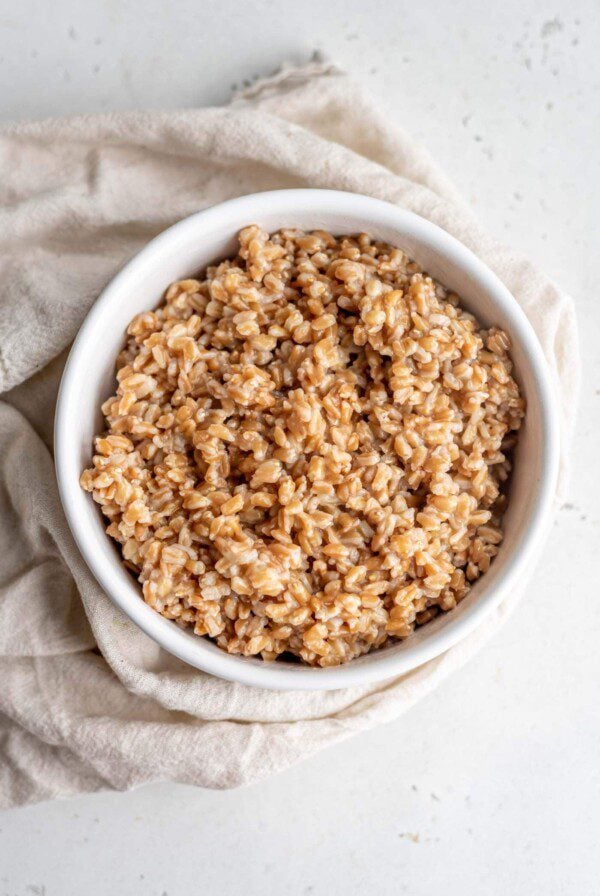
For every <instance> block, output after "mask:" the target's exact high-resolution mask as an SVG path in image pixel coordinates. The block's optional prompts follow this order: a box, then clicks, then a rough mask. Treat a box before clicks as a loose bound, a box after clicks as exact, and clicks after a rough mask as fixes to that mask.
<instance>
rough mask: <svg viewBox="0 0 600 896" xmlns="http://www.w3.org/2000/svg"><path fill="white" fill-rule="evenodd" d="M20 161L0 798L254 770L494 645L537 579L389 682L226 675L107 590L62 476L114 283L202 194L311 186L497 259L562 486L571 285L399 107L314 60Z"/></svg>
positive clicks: (47, 129) (19, 129) (23, 134)
mask: <svg viewBox="0 0 600 896" xmlns="http://www.w3.org/2000/svg"><path fill="white" fill-rule="evenodd" d="M0 173H1V177H0V222H1V225H2V226H1V227H0V274H1V276H0V390H1V391H2V392H3V393H4V394H3V396H2V401H1V402H0V502H1V516H0V558H1V560H0V671H1V674H2V680H3V687H2V688H1V689H0V736H1V739H2V754H1V756H0V805H4V806H8V805H13V804H21V803H25V802H30V801H35V800H39V799H44V798H48V797H53V796H59V795H66V794H70V793H77V792H81V791H92V790H98V789H105V788H117V789H125V788H130V787H133V786H136V785H139V784H142V783H145V782H148V781H152V780H156V779H172V780H177V781H183V782H188V783H193V784H197V785H200V786H203V787H215V788H225V787H235V786H238V785H241V784H245V783H248V782H250V781H253V780H256V779H259V778H261V777H264V776H266V775H269V774H271V773H273V772H275V771H278V770H280V769H283V768H285V767H287V766H289V765H290V764H292V763H295V762H298V761H299V760H301V759H302V758H304V757H306V756H309V755H310V754H312V753H314V752H315V751H317V750H319V749H321V748H322V747H324V746H326V745H329V744H332V743H335V742H336V741H339V740H342V739H343V738H346V737H349V736H350V735H352V734H354V733H357V732H359V731H362V730H365V729H367V728H370V727H372V726H374V725H377V724H380V723H382V722H385V721H389V720H392V719H394V718H397V717H399V716H400V715H401V714H402V713H403V712H405V711H406V710H407V709H409V708H410V706H412V705H413V704H414V703H415V702H417V701H418V700H420V699H421V698H422V697H423V696H425V695H426V694H427V693H429V692H430V691H431V690H432V689H434V688H435V687H436V686H437V684H438V683H439V682H440V681H442V680H443V679H444V678H445V677H446V676H448V675H449V674H450V673H451V672H452V671H453V670H455V669H457V668H459V667H460V666H462V665H463V664H464V663H465V662H466V661H467V660H468V659H469V657H471V656H472V655H473V654H474V653H475V652H476V651H477V650H479V648H480V647H481V646H482V645H483V644H484V643H485V642H486V640H487V639H488V638H489V637H490V635H491V634H492V633H493V632H494V631H495V630H496V629H497V628H498V626H499V625H500V624H501V623H502V621H503V620H504V619H505V618H506V617H507V615H508V614H509V613H510V611H511V609H512V607H513V606H514V605H515V604H516V602H517V600H518V598H519V595H518V594H514V595H513V596H512V597H511V598H510V599H509V600H508V601H507V602H505V603H504V604H503V605H502V606H501V607H499V609H498V610H497V611H496V612H495V613H494V614H493V615H492V616H490V617H488V619H487V620H486V622H485V623H484V624H483V625H482V626H481V627H480V628H479V629H478V630H477V631H476V632H474V633H473V634H472V635H471V636H470V637H469V638H467V639H466V640H465V641H463V642H461V644H459V645H457V646H456V647H454V648H452V649H451V650H449V651H448V652H447V653H446V654H444V655H443V656H441V657H438V658H437V659H435V660H432V661H430V662H428V663H427V664H425V665H424V666H422V667H420V668H419V669H416V670H414V671H413V672H411V673H409V674H407V675H405V676H402V677H400V678H397V679H393V680H391V681H387V682H384V683H383V684H378V685H370V686H367V687H362V688H351V689H345V690H339V691H333V692H325V693H320V692H314V693H311V692H309V693H292V694H285V693H277V692H271V691H264V690H260V689H257V688H248V687H245V686H243V685H237V684H234V683H231V682H226V681H221V680H220V679H217V678H213V677H211V676H209V675H206V674H204V673H201V672H198V671H197V670H194V669H191V668H190V667H188V666H186V665H185V664H183V663H182V662H180V661H179V660H177V659H175V658H174V657H172V656H170V655H169V654H167V653H165V652H164V651H163V650H162V649H161V648H159V647H158V646H157V645H156V644H154V642H153V641H151V640H150V639H149V638H147V637H146V635H144V634H143V633H142V632H141V631H139V630H138V629H137V628H136V627H135V626H134V625H133V624H132V623H130V622H129V620H128V619H126V618H125V617H124V616H123V615H122V614H121V613H120V611H118V610H117V609H116V608H115V607H114V606H113V605H112V603H111V602H110V601H109V599H108V598H107V597H106V595H104V594H103V593H102V591H101V589H100V588H99V586H98V584H97V583H96V582H95V580H94V579H93V578H92V576H91V574H90V573H89V571H88V569H87V567H86V566H85V564H84V563H83V561H82V559H81V558H80V556H79V553H78V551H77V549H76V547H75V545H74V542H73V539H72V537H71V535H70V533H69V531H68V528H67V525H66V522H65V519H64V515H63V513H62V510H61V507H60V502H59V498H58V492H57V488H56V483H55V477H54V470H53V464H52V454H51V451H52V418H53V408H54V403H55V397H56V390H57V388H58V382H59V379H60V373H61V371H62V367H63V364H64V360H65V357H66V351H65V350H66V349H67V347H68V345H69V344H70V342H71V341H72V339H73V337H74V336H75V334H76V332H77V329H78V327H79V326H80V324H81V322H82V320H83V318H84V317H85V315H86V313H87V312H88V310H89V308H90V306H91V305H92V303H93V301H94V300H95V298H96V297H97V295H98V294H99V292H100V291H101V289H102V287H103V286H104V285H105V284H106V282H107V281H108V280H109V279H110V278H111V277H112V276H113V275H114V274H115V273H116V272H117V271H118V270H119V268H120V267H122V265H123V264H124V263H125V262H126V261H127V260H128V259H129V258H130V257H131V256H132V255H134V254H135V253H136V252H137V251H138V250H139V249H140V248H141V247H142V246H143V245H144V244H145V243H146V242H148V240H149V239H151V238H152V237H153V236H155V235H156V234H157V233H159V232H160V231H161V230H163V229H164V228H166V227H168V226H169V225H171V224H172V223H174V222H175V221H177V220H179V219H180V218H182V217H184V216H186V215H189V214H191V213H193V212H195V211H197V210H198V209H200V208H203V207H207V206H210V205H213V204H214V203H216V202H220V201H222V200H224V199H227V198H230V197H233V196H236V195H241V194H244V193H250V192H256V191H260V190H267V189H276V188H282V187H292V186H312V187H325V188H330V189H342V190H349V191H353V192H359V193H365V194H368V195H372V196H376V197H378V198H382V199H386V200H388V201H390V202H394V203H396V204H398V205H402V206H403V207H405V208H409V209H411V210H412V211H414V212H417V213H418V214H420V215H423V216H424V217H426V218H429V219H430V220H431V221H433V222H434V223H436V224H438V225H439V226H441V227H443V228H445V229H446V230H447V231H449V232H450V233H452V234H454V235H455V236H456V237H458V238H459V239H460V240H462V242H464V243H465V244H466V245H467V246H469V247H470V248H471V249H472V250H473V251H475V252H476V253H477V254H478V255H479V256H480V257H481V258H482V259H483V261H485V262H486V263H487V264H488V265H489V266H490V267H491V268H492V269H493V270H495V272H496V273H497V274H498V275H499V277H500V278H501V279H502V280H503V281H504V283H505V284H506V285H507V287H508V288H509V289H510V290H511V292H512V293H513V295H515V296H516V298H517V299H518V301H519V302H520V303H521V305H522V306H523V308H524V310H525V312H526V314H527V315H528V317H529V319H530V320H531V322H532V324H533V326H534V328H535V329H536V331H537V333H538V336H539V338H540V341H541V343H542V346H543V349H544V352H545V354H546V358H547V360H548V363H549V365H550V368H551V371H552V375H553V378H554V382H555V386H556V389H557V393H558V395H559V397H560V405H561V409H562V427H563V451H562V458H563V465H562V469H561V484H562V485H564V482H565V475H566V456H567V447H568V440H569V435H570V431H571V428H572V425H573V416H574V408H575V404H576V395H577V384H578V375H579V369H578V352H577V337H576V329H575V320H574V312H573V305H572V302H571V300H570V299H569V298H568V297H567V296H566V295H565V294H564V293H562V292H561V291H560V290H559V289H558V288H557V287H556V286H555V285H554V284H553V283H552V282H551V281H550V280H549V279H548V278H546V277H545V276H544V275H543V274H541V273H540V272H538V271H537V270H536V269H535V268H534V267H533V266H532V265H531V264H530V263H529V262H528V261H527V260H526V259H524V258H522V257H520V256H518V255H516V254H515V253H514V252H512V251H510V250H508V249H506V248H504V247H503V246H500V245H498V244H497V243H495V242H494V241H493V240H491V239H490V238H489V237H488V236H487V235H486V234H485V233H484V232H483V231H482V230H481V228H480V227H479V225H478V224H477V222H476V220H475V219H474V217H473V215H472V213H471V212H470V210H469V209H468V207H467V206H466V204H465V203H464V201H463V200H462V198H461V197H460V195H459V194H458V193H457V191H456V190H455V188H454V187H453V186H452V184H451V183H450V182H449V181H448V180H447V179H446V178H445V177H444V175H443V174H442V173H441V172H440V171H439V170H438V169H437V168H436V166H435V164H434V162H433V161H432V160H431V158H430V157H429V156H428V155H427V153H426V152H424V151H423V149H422V148H421V147H419V146H418V145H417V144H416V143H415V142H414V141H413V140H412V139H411V138H410V137H409V136H408V135H407V134H405V133H404V132H403V131H402V130H401V129H400V128H398V127H397V126H396V125H395V124H394V123H393V121H392V120H391V119H390V115H389V113H388V112H387V111H386V110H385V108H383V107H381V106H380V105H379V104H378V103H377V102H376V101H375V100H374V98H373V97H372V96H371V95H370V94H369V93H368V92H366V91H365V90H363V89H362V88H360V87H359V86H358V85H356V84H355V83H354V82H353V81H352V80H351V79H350V78H348V77H347V76H346V75H345V74H343V73H341V72H340V71H338V70H337V69H336V68H335V67H334V66H331V65H328V64H324V63H313V64H311V65H308V66H305V67H301V68H288V69H284V70H282V72H280V73H279V74H278V75H276V76H275V77H273V78H271V79H265V80H263V81H260V82H257V83H256V84H254V85H252V87H250V88H249V89H248V90H246V91H244V92H242V93H241V94H238V95H237V96H236V97H235V98H234V100H233V101H232V103H231V104H230V105H229V106H227V107H224V108H219V109H186V110H179V111H171V112H155V111H153V112H128V113H119V114H107V115H94V116H83V117H77V118H71V119H66V120H49V121H42V122H33V123H22V124H14V125H9V126H6V127H4V128H2V129H1V130H0ZM244 223H249V222H240V224H244Z"/></svg>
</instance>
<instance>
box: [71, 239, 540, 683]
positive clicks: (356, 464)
mask: <svg viewBox="0 0 600 896" xmlns="http://www.w3.org/2000/svg"><path fill="white" fill-rule="evenodd" d="M239 245H240V248H239V254H238V256H237V257H236V258H233V259H227V260H226V261H223V262H221V263H220V264H219V265H216V266H214V267H209V268H208V269H207V271H206V274H205V276H204V277H203V278H202V279H200V280H196V279H188V280H183V281H179V282H177V283H173V284H172V285H171V286H170V287H169V288H168V290H167V291H166V293H165V296H164V299H163V302H162V303H161V305H160V306H159V307H158V308H157V309H156V310H155V311H148V312H145V313H143V314H139V315H138V316H137V317H136V318H134V320H133V321H132V322H131V324H130V325H129V328H128V337H127V343H126V346H125V348H124V350H123V351H122V352H121V354H120V355H119V358H118V360H117V383H118V385H117V391H116V394H115V395H114V396H112V397H111V398H109V399H108V401H106V402H105V403H104V404H103V406H102V410H103V413H104V415H105V418H106V432H105V433H104V434H102V435H100V436H98V437H97V439H96V443H95V446H96V454H95V455H94V458H93V466H92V467H91V468H90V469H88V470H85V471H84V472H83V473H82V476H81V485H82V487H83V488H84V489H86V490H87V491H89V492H91V493H92V496H93V498H94V500H95V501H97V502H98V503H99V504H100V505H101V508H102V511H103V513H104V515H105V516H106V518H107V521H108V524H107V532H108V534H109V535H110V536H111V537H112V538H114V539H115V540H116V541H117V542H118V543H119V544H120V545H121V551H122V555H123V559H124V561H125V562H126V563H127V566H128V567H129V568H130V569H132V570H134V571H135V574H136V575H137V577H138V579H139V581H140V583H141V585H142V592H143V596H144V599H145V600H146V602H147V603H148V604H149V605H150V606H151V607H153V608H154V609H156V610H157V611H158V612H160V613H162V614H163V615H164V616H166V617H167V618H169V619H172V620H174V621H176V622H177V623H178V624H180V625H186V626H191V627H193V630H194V632H195V633H196V634H198V635H201V636H208V637H210V638H213V639H214V640H215V641H216V643H217V644H218V645H219V646H220V647H222V648H223V649H225V650H228V651H230V652H231V653H238V654H243V655H246V656H251V655H260V656H262V657H263V658H264V659H266V660H273V659H275V658H276V657H277V656H279V655H280V654H282V653H284V652H287V653H291V654H295V655H296V656H298V657H300V658H301V659H302V660H303V661H304V662H306V663H309V664H313V665H320V666H331V665H336V664H339V663H342V662H346V661H348V660H350V659H352V658H353V657H356V656H359V655H361V654H364V653H366V652H367V651H369V650H371V649H375V648H377V647H380V646H382V645H383V644H385V643H386V642H388V641H390V640H392V639H397V638H406V637H408V636H409V635H410V634H411V632H412V631H413V630H414V628H415V626H418V625H424V624H426V623H427V622H429V621H430V620H431V619H433V618H434V617H435V616H436V615H437V614H438V613H439V612H440V611H448V610H451V609H452V608H453V607H455V606H456V605H457V603H459V602H460V601H461V600H462V599H463V598H464V596H465V594H466V593H467V592H468V590H469V588H470V586H471V584H472V583H473V582H474V581H475V580H476V579H477V578H478V577H479V576H480V575H481V574H483V573H485V572H486V571H487V569H488V568H489V565H490V562H491V561H492V559H493V557H494V556H495V555H496V553H497V551H498V546H499V544H500V542H501V540H502V528H501V523H502V515H503V512H504V510H505V507H506V494H505V490H506V489H505V487H506V483H507V480H508V477H509V474H510V469H511V462H510V451H511V449H512V448H513V446H514V443H515V438H516V435H515V434H516V432H517V430H518V429H519V426H520V424H521V420H522V418H523V415H524V401H523V399H522V398H521V397H520V394H519V389H518V387H517V384H516V382H515V380H514V379H513V378H512V376H511V371H512V364H511V361H510V358H509V349H510V342H509V338H508V336H507V334H506V333H504V332H502V331H501V330H499V329H498V328H496V327H492V328H491V329H489V330H487V331H486V330H483V329H481V328H480V327H479V325H478V323H477V321H476V320H475V318H474V317H473V316H472V315H471V314H468V313H467V312H466V311H464V310H463V309H462V308H461V307H460V304H459V298H458V296H456V295H453V294H450V293H448V292H447V291H446V289H445V288H444V287H443V286H442V285H441V284H440V283H437V282H436V281H434V280H432V279H431V278H429V277H428V276H427V275H426V274H424V273H423V272H422V271H421V270H420V269H419V268H418V266H417V265H416V264H415V263H414V262H412V261H410V259H408V258H407V257H406V255H405V254H404V253H403V252H402V251H401V250H400V249H397V248H395V247H392V246H389V245H386V244H384V243H379V242H376V241H374V240H372V239H371V238H370V237H369V236H367V235H366V234H360V235H358V236H354V237H350V236H342V237H333V236H332V235H331V234H328V233H324V232H322V231H315V232H314V233H309V234H307V233H301V232H299V231H292V230H282V231H279V232H278V233H275V234H273V235H271V236H269V234H267V233H265V232H263V231H262V230H260V229H259V228H258V227H256V226H250V227H247V228H245V229H244V230H242V231H241V232H240V234H239Z"/></svg>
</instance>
